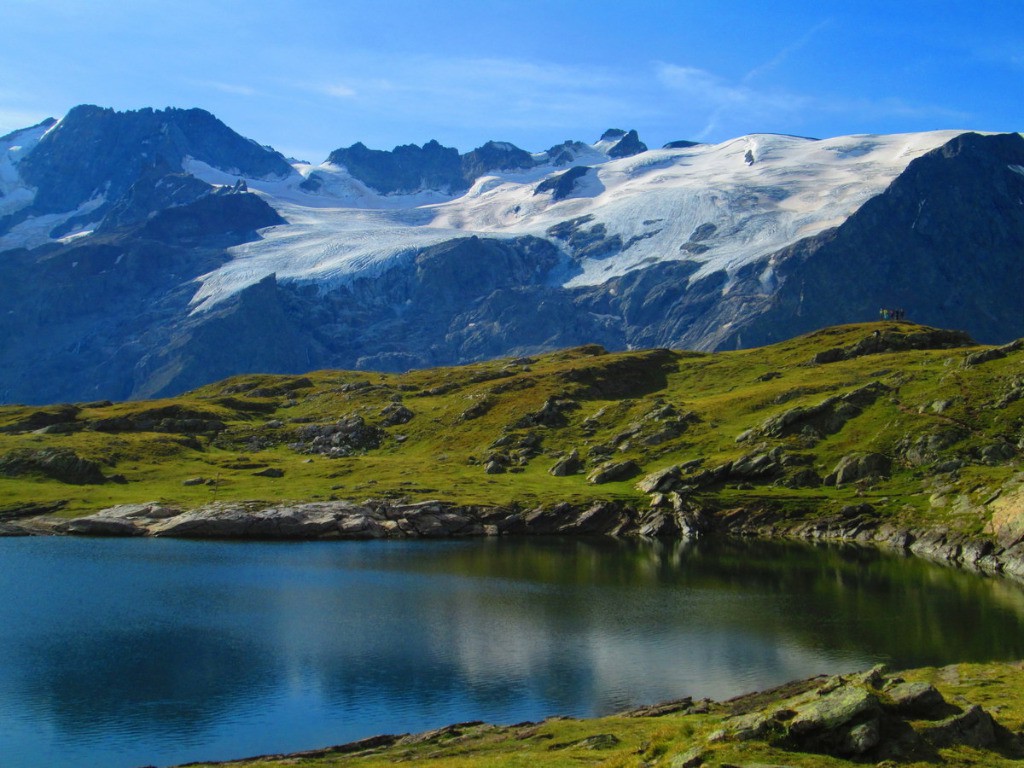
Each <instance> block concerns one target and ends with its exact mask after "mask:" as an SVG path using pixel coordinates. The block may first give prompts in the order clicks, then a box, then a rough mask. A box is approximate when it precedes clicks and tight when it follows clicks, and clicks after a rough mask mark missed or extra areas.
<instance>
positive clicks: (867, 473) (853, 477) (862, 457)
mask: <svg viewBox="0 0 1024 768" xmlns="http://www.w3.org/2000/svg"><path fill="white" fill-rule="evenodd" d="M891 468H892V462H891V461H890V460H889V457H888V456H884V455H883V454H881V453H855V454H850V455H849V456H844V457H843V458H841V459H840V460H839V463H838V464H836V467H835V469H833V470H832V472H831V473H830V474H829V475H828V476H826V477H825V480H824V481H823V482H824V484H825V485H844V484H846V483H852V482H855V481H857V480H865V479H868V478H877V477H888V476H889V472H890V470H891Z"/></svg>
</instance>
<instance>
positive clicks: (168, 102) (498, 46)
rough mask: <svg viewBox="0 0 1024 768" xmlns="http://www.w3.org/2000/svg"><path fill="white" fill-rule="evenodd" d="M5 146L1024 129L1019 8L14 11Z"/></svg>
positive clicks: (233, 0) (1, 68)
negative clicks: (93, 134) (191, 137)
mask: <svg viewBox="0 0 1024 768" xmlns="http://www.w3.org/2000/svg"><path fill="white" fill-rule="evenodd" d="M0 72H2V73H3V76H2V77H0V134H3V133H7V132H8V131H10V130H13V129H15V128H20V127H25V126H27V125H30V124H32V123H35V122H38V121H39V120H41V119H43V118H44V117H47V116H50V115H53V116H56V117H59V116H61V115H63V114H64V113H65V112H66V111H67V110H68V109H70V108H71V107H72V106H74V105H75V104H80V103H93V104H99V105H101V106H109V107H114V108H116V109H136V108H139V107H144V106H152V107H157V108H161V107H165V106H177V107H193V106H194V107H202V108H204V109H207V110H209V111H211V112H213V113H214V114H215V115H217V116H218V117H219V118H221V119H222V120H223V121H224V122H226V123H227V124H228V125H230V126H231V127H232V128H234V129H235V130H236V131H238V132H239V133H242V134H243V135H245V136H248V137H250V138H253V139H255V140H257V141H259V142H260V143H262V144H269V145H272V146H274V147H275V148H277V149H279V150H281V151H282V152H284V153H285V154H289V155H293V156H296V157H300V158H303V159H307V160H312V161H317V162H318V161H321V160H323V159H324V158H325V157H326V155H327V153H328V152H330V150H332V149H334V148H336V147H340V146H348V145H350V144H352V143H354V142H356V141H362V142H363V143H365V144H367V145H368V146H370V147H374V148H383V149H390V148H391V147H393V146H395V145H396V144H405V143H410V142H415V143H417V144H422V143H424V142H426V141H427V140H429V139H437V140H439V141H440V142H441V143H443V144H445V145H448V146H455V147H458V148H459V149H460V150H461V151H468V150H469V149H472V148H473V147H476V146H479V145H480V144H482V143H483V142H485V141H487V140H488V139H498V140H505V141H512V142H514V143H516V144H518V145H519V146H521V147H523V148H525V149H529V150H532V151H536V150H541V149H546V148H547V147H549V146H551V145H553V144H556V143H559V142H561V141H564V140H565V139H569V138H572V139H579V140H585V141H593V140H595V139H596V138H597V137H598V136H599V135H600V133H601V132H602V131H603V130H604V129H605V128H609V127H619V128H625V129H628V128H636V129H637V130H638V131H639V132H640V136H641V138H642V139H643V140H645V141H646V142H647V143H648V145H650V146H652V147H653V146H661V145H662V144H664V143H665V142H667V141H671V140H674V139H699V140H704V141H723V140H725V139H728V138H732V137H734V136H738V135H742V134H745V133H752V132H775V133H792V134H799V135H806V136H835V135H840V134H848V133H893V132H903V131H919V130H931V129H937V128H971V129H976V130H987V131H1021V130H1024V0H1001V1H1000V2H997V1H995V0H974V1H973V2H970V3H967V2H946V1H944V0H935V1H934V2H924V1H923V0H886V2H876V1H875V0H847V1H846V2H841V3H840V2H828V1H827V0H818V1H817V2H787V1H786V0H775V2H772V3H768V2H766V1H765V2H739V1H738V0H737V1H735V2H729V0H717V1H716V2H710V1H709V2H705V1H704V0H692V1H690V2H683V1H681V0H680V1H679V2H671V1H669V0H665V1H663V2H644V0H630V2H625V0H615V1H614V2H605V1H604V0H589V1H588V2H576V0H546V1H545V2H535V1H534V0H518V1H517V2H503V1H501V0H496V1H493V2H488V1H487V0H475V1H469V0H430V2H427V1H426V0H415V1H412V0H409V1H406V0H375V1H373V2H362V1H360V0H333V1H332V0H292V1H291V2H288V1H287V0H204V1H203V2H194V1H193V0H175V1H174V2H171V1H169V0H168V1H162V2H157V1H156V0H119V1H118V2H110V1H109V0H89V1H88V2H87V1H86V0H3V7H2V9H0Z"/></svg>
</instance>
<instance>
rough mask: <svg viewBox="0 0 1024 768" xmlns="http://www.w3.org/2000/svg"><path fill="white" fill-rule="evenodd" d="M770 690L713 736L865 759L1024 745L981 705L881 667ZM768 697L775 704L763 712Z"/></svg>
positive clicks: (750, 699)
mask: <svg viewBox="0 0 1024 768" xmlns="http://www.w3.org/2000/svg"><path fill="white" fill-rule="evenodd" d="M786 689H789V690H788V691H787V690H786ZM801 689H802V690H801ZM770 693H772V692H766V693H760V694H751V695H748V696H741V697H739V698H737V699H734V700H733V701H731V702H728V703H727V705H728V706H730V708H731V710H732V713H733V716H732V717H731V718H729V719H727V720H726V721H725V727H724V728H722V729H721V730H720V731H717V732H716V733H714V734H712V735H711V737H710V739H709V741H710V742H711V743H714V742H721V741H746V740H750V739H763V740H766V741H768V742H769V743H771V744H773V745H775V746H780V747H784V748H786V749H789V750H792V751H794V752H810V753H818V754H826V755H832V756H835V757H842V758H847V759H855V760H858V761H867V762H875V761H878V760H889V759H893V758H895V759H901V760H905V759H907V757H908V756H909V755H916V754H927V753H928V752H929V751H930V750H933V749H934V748H936V747H951V746H956V745H965V746H970V747H974V748H976V749H997V750H999V751H1000V752H1001V753H1003V754H1012V755H1021V754H1022V750H1024V743H1022V742H1021V739H1020V738H1019V737H1018V736H1015V735H1014V734H1012V733H1011V732H1010V731H1008V730H1007V729H1006V728H1003V727H1001V726H999V725H998V724H997V723H996V722H995V721H994V720H993V718H992V716H991V715H990V714H989V713H988V712H986V711H985V710H984V709H982V707H980V706H978V705H977V704H970V703H967V704H965V705H964V707H960V706H958V705H956V704H953V703H951V702H947V701H945V700H944V699H943V697H942V694H940V693H939V691H938V690H936V689H935V688H934V687H932V686H931V685H928V684H925V683H906V682H904V681H903V680H902V678H899V677H893V676H886V674H885V673H884V672H883V670H882V669H881V668H876V669H873V670H871V671H870V672H867V673H862V674H859V675H850V676H837V677H831V678H824V679H823V678H818V679H817V680H809V681H806V682H805V683H803V684H789V685H788V686H783V687H782V688H780V689H778V693H777V695H776V696H774V697H770V696H767V695H766V694H770ZM787 693H788V694H789V697H788V698H784V697H785V696H786V695H787ZM793 694H795V695H793ZM766 698H769V699H770V703H769V705H768V707H767V708H764V709H762V708H761V707H764V701H765V699H766ZM709 746H710V745H709ZM705 749H706V747H705V748H702V747H701V746H700V745H697V746H695V747H694V748H693V749H692V750H691V751H692V752H693V753H694V754H695V755H696V754H698V753H700V752H702V751H704V750H705ZM687 754H689V753H687ZM680 757H682V756H680Z"/></svg>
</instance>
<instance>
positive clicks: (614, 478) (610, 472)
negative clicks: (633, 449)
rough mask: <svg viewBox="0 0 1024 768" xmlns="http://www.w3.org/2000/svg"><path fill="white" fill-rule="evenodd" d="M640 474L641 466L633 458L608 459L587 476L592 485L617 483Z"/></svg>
mask: <svg viewBox="0 0 1024 768" xmlns="http://www.w3.org/2000/svg"><path fill="white" fill-rule="evenodd" d="M639 474H640V466H639V465H638V464H637V463H636V462H635V461H633V460H632V459H629V460H627V461H608V462H605V463H604V464H602V465H601V466H599V467H598V468H597V469H595V470H594V471H593V472H591V473H590V474H589V475H588V476H587V482H588V483H590V484H591V485H601V484H603V483H615V482H619V481H621V480H629V479H630V478H632V477H636V476H637V475H639Z"/></svg>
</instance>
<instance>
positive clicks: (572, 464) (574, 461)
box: [548, 448, 583, 477]
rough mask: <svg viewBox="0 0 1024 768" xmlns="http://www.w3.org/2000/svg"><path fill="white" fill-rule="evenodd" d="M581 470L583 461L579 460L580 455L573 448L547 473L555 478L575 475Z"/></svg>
mask: <svg viewBox="0 0 1024 768" xmlns="http://www.w3.org/2000/svg"><path fill="white" fill-rule="evenodd" d="M582 469H583V461H582V460H581V459H580V453H579V451H577V450H576V449H575V448H574V449H573V450H572V451H571V452H570V453H569V454H568V455H566V456H563V457H562V458H560V459H559V460H558V461H556V462H555V464H554V466H553V467H551V469H549V470H548V473H549V474H551V475H554V476H555V477H567V476H568V475H575V474H576V473H578V472H580V471H581V470H582Z"/></svg>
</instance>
